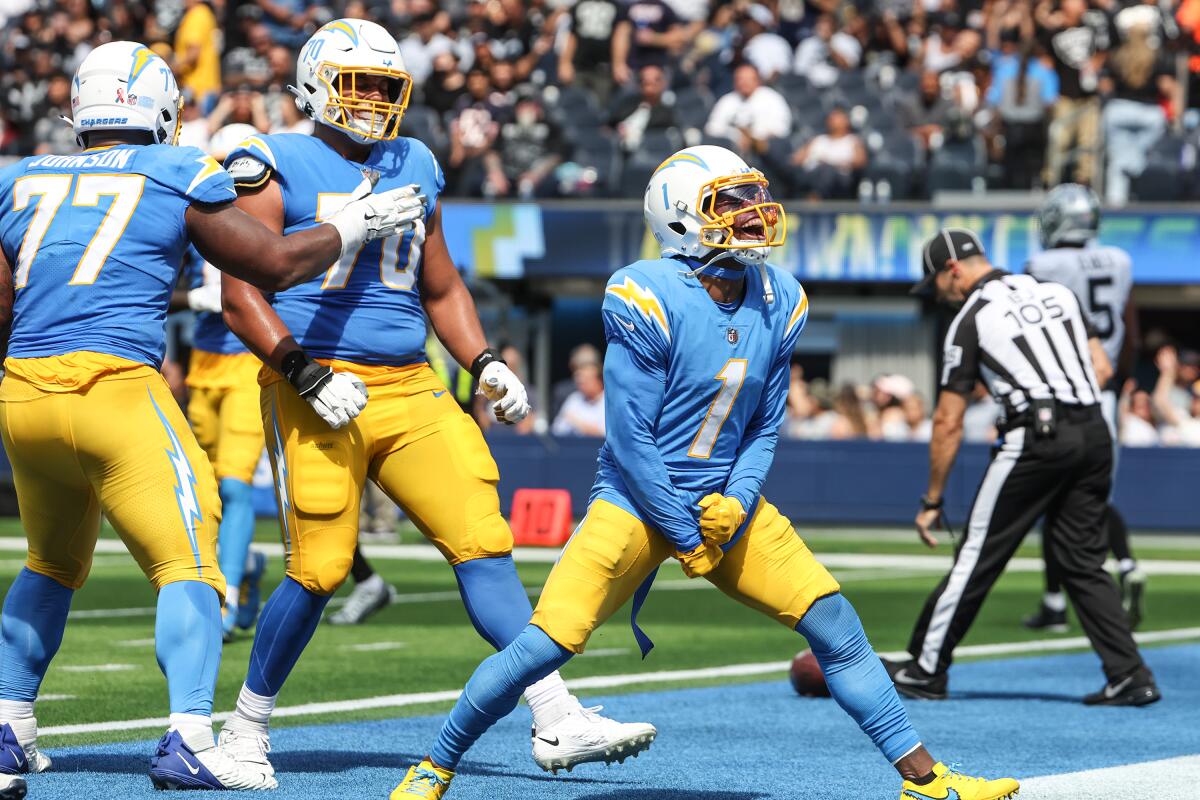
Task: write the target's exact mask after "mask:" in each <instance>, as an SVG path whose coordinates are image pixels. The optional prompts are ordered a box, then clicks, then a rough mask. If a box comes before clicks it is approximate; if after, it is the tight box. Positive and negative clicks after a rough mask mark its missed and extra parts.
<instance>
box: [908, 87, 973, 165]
mask: <svg viewBox="0 0 1200 800" xmlns="http://www.w3.org/2000/svg"><path fill="white" fill-rule="evenodd" d="M896 116H897V118H898V120H899V122H900V124H901V125H903V126H904V127H905V128H906V129H907V130H908V131H909V132H910V133H912V134H913V135H915V136H916V137H917V138H918V139H920V141H921V143H922V144H923V145H924V146H925V147H926V149H930V150H935V149H937V148H938V147H941V145H942V142H943V141H944V140H945V139H948V138H949V139H957V138H964V137H963V136H962V134H963V132H964V131H963V128H964V127H966V128H967V130H969V129H970V124H969V120H964V117H963V114H962V112H961V111H960V109H959V107H958V105H957V104H956V103H955V102H954V100H952V99H951V98H950V97H948V96H947V95H946V93H945V92H943V91H942V82H941V77H940V76H939V75H938V74H937V73H936V72H928V71H926V72H923V73H921V84H920V90H919V91H918V93H917V95H916V96H915V97H912V98H908V99H906V100H905V101H902V102H901V103H900V105H899V107H898V108H897V113H896Z"/></svg>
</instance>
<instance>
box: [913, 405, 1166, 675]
mask: <svg viewBox="0 0 1200 800" xmlns="http://www.w3.org/2000/svg"><path fill="white" fill-rule="evenodd" d="M1112 466H1113V456H1112V438H1111V436H1110V435H1109V432H1108V427H1107V426H1106V425H1105V423H1104V419H1103V418H1102V417H1101V414H1100V408H1099V406H1086V407H1082V408H1079V407H1074V408H1070V407H1063V406H1060V407H1059V420H1058V430H1057V434H1056V436H1055V437H1054V438H1047V439H1037V438H1035V437H1034V435H1033V431H1032V430H1031V429H1029V428H1013V429H1011V430H1009V431H1008V432H1007V433H1006V434H1005V436H1004V443H1003V444H1002V445H1001V446H1000V447H998V448H997V449H996V450H994V451H993V454H992V461H991V464H990V465H989V466H988V470H987V473H986V474H985V475H984V477H983V482H982V483H981V484H980V486H979V490H978V492H977V493H976V495H975V501H974V503H973V504H972V505H971V514H970V517H969V518H968V521H967V525H966V533H965V535H964V537H963V539H962V541H961V542H960V543H959V546H958V550H957V552H956V553H955V555H954V566H953V567H952V568H951V570H950V574H949V575H947V576H946V577H945V578H943V579H942V582H941V583H940V584H938V587H937V589H935V590H934V592H933V594H931V595H930V596H929V599H928V600H927V601H926V602H925V608H924V610H923V611H922V612H921V616H920V618H919V619H918V620H917V626H916V629H915V630H914V631H913V635H912V640H911V641H910V642H909V645H908V651H909V653H910V654H911V655H912V657H913V658H914V659H915V660H916V661H917V663H918V665H919V666H920V667H921V668H922V669H923V670H925V671H926V672H927V673H930V674H938V673H942V672H944V671H945V670H946V669H947V668H948V667H949V666H950V662H951V661H952V659H953V655H954V648H955V646H956V645H957V644H958V643H959V641H960V640H961V639H962V637H963V636H965V635H966V633H967V630H968V629H969V628H970V627H971V623H972V622H973V621H974V620H975V615H976V614H977V613H979V608H980V607H981V606H982V605H983V600H984V598H985V597H987V593H988V592H989V591H990V590H991V588H992V585H993V584H994V583H995V582H996V579H997V578H999V577H1000V573H1001V572H1003V571H1004V566H1005V565H1006V564H1007V563H1008V560H1009V559H1010V558H1012V555H1013V553H1015V552H1016V550H1017V547H1018V545H1020V544H1021V540H1022V539H1024V538H1025V534H1026V533H1028V532H1029V530H1030V528H1032V527H1033V524H1034V523H1035V522H1036V521H1037V519H1038V518H1039V517H1041V516H1042V515H1043V514H1044V515H1045V517H1046V521H1045V526H1044V537H1045V544H1044V546H1045V547H1046V548H1049V549H1050V550H1051V551H1052V553H1053V557H1054V559H1055V561H1056V562H1057V563H1058V564H1059V565H1060V567H1061V570H1062V579H1063V585H1064V587H1065V588H1066V590H1067V594H1068V595H1069V596H1070V598H1071V603H1072V604H1073V605H1074V607H1075V613H1076V615H1077V616H1078V617H1079V622H1080V624H1081V625H1082V626H1083V631H1084V633H1086V634H1087V637H1088V640H1089V641H1091V643H1092V647H1094V648H1095V649H1096V653H1097V654H1098V655H1099V656H1100V660H1101V661H1102V662H1103V665H1104V674H1105V675H1106V676H1107V677H1108V678H1109V679H1110V680H1113V679H1120V678H1122V677H1124V676H1125V675H1128V674H1129V673H1131V672H1133V671H1134V670H1135V669H1137V668H1138V667H1140V666H1141V665H1142V659H1141V656H1140V655H1139V654H1138V649H1137V644H1135V643H1134V641H1133V635H1132V634H1131V633H1130V630H1129V621H1128V618H1127V617H1126V615H1125V611H1124V609H1123V608H1122V607H1121V594H1120V591H1119V590H1118V589H1117V585H1116V584H1115V583H1114V582H1113V580H1112V577H1111V576H1109V574H1108V573H1107V572H1105V570H1104V559H1105V556H1106V555H1107V554H1108V536H1107V531H1106V529H1105V524H1104V523H1105V521H1106V520H1105V515H1106V508H1107V506H1108V494H1109V487H1110V485H1111V482H1112Z"/></svg>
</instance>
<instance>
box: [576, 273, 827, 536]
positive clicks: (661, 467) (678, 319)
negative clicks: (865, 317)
mask: <svg viewBox="0 0 1200 800" xmlns="http://www.w3.org/2000/svg"><path fill="white" fill-rule="evenodd" d="M687 268H688V265H687V264H686V263H685V262H683V261H680V260H675V259H669V258H663V259H656V260H653V261H639V262H637V263H635V264H632V265H630V266H628V267H625V268H624V269H622V270H619V271H618V272H617V273H616V274H615V275H613V277H612V278H611V279H610V280H609V282H608V286H607V288H606V289H605V293H604V305H603V313H604V330H605V335H606V337H607V339H608V354H607V355H606V356H605V361H604V385H605V392H604V401H605V421H606V426H607V435H606V437H605V441H604V446H603V447H602V448H601V449H600V469H599V472H598V474H597V477H596V483H595V486H594V487H593V488H592V499H603V500H607V501H608V502H610V503H613V504H615V505H617V506H619V507H621V508H623V509H625V510H626V511H628V512H629V513H631V514H633V515H634V516H636V517H638V518H639V519H641V520H642V521H643V522H645V523H647V524H649V525H651V526H652V527H654V528H656V529H657V530H658V531H659V532H660V533H662V534H663V535H664V536H666V537H667V538H668V539H670V540H671V542H672V543H673V544H674V545H675V548H676V550H678V551H679V552H688V551H691V550H693V549H695V548H696V547H697V546H699V545H700V532H699V527H698V519H699V514H700V509H699V506H698V505H697V503H698V502H699V500H700V499H701V498H702V497H704V496H705V495H707V494H710V493H712V492H719V493H721V494H724V495H729V496H733V497H736V498H737V499H738V500H739V501H740V502H741V504H742V507H743V508H745V509H746V511H747V512H749V514H750V515H752V514H753V512H754V508H755V505H756V504H757V503H758V497H759V493H760V491H761V489H762V483H763V480H764V479H765V478H766V475H767V470H768V469H769V468H770V466H771V460H772V459H773V458H774V455H775V443H776V440H777V438H778V431H779V426H780V424H781V423H782V422H783V414H784V409H785V407H786V405H787V393H788V384H789V379H790V369H791V365H790V361H791V354H792V350H793V349H794V347H795V344H796V339H797V337H799V335H800V331H801V330H802V329H803V328H804V323H805V321H806V320H807V319H808V298H807V297H806V296H805V294H804V290H803V289H802V288H800V284H799V283H797V282H796V279H795V278H793V277H792V276H791V275H790V274H788V273H786V272H783V271H781V270H778V269H775V268H774V267H771V268H770V275H771V284H772V287H773V288H774V290H775V302H774V303H770V304H768V303H767V302H766V299H765V298H764V296H763V294H764V293H763V286H762V280H761V278H760V276H759V274H758V271H757V270H753V269H748V270H746V284H747V285H746V293H745V297H744V299H743V300H742V302H741V304H740V305H739V306H737V307H736V308H729V309H725V308H722V307H721V306H719V305H718V304H717V303H715V302H714V301H713V300H712V298H711V297H710V296H709V294H708V291H707V290H706V289H705V288H704V286H703V284H701V283H700V280H699V279H698V278H696V277H689V276H688V275H687V274H685V270H686V269H687ZM748 519H749V517H748ZM743 527H744V526H743ZM740 534H741V532H740V531H739V534H738V535H739V536H740ZM734 541H736V538H735V540H734Z"/></svg>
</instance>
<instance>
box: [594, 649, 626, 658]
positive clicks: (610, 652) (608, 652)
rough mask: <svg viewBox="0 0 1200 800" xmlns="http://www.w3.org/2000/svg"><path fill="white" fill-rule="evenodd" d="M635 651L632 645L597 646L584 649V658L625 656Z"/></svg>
mask: <svg viewBox="0 0 1200 800" xmlns="http://www.w3.org/2000/svg"><path fill="white" fill-rule="evenodd" d="M632 652H633V648H632V647H595V648H593V649H591V650H584V651H583V654H582V655H583V657H584V658H611V657H612V656H624V655H629V654H630V653H632Z"/></svg>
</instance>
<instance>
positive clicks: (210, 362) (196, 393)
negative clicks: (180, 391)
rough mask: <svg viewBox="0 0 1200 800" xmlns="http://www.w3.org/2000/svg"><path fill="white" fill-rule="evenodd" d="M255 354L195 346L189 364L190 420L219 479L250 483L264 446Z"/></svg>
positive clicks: (259, 365)
mask: <svg viewBox="0 0 1200 800" xmlns="http://www.w3.org/2000/svg"><path fill="white" fill-rule="evenodd" d="M261 367H262V362H261V361H259V360H258V356H256V355H254V354H253V353H234V354H231V355H222V354H220V353H207V352H204V351H203V350H193V351H192V359H191V364H190V365H189V367H188V377H187V384H188V388H189V389H190V392H189V398H188V421H189V422H191V424H192V431H193V432H195V434H196V441H198V442H199V443H200V446H201V447H202V448H204V452H205V453H207V454H208V460H209V461H210V462H212V466H213V471H214V472H216V474H217V480H218V481H220V480H223V479H225V478H236V479H237V480H239V481H242V482H243V483H250V481H251V480H252V479H253V478H254V469H255V467H257V466H258V459H259V457H260V456H261V455H262V449H263V426H262V411H261V409H260V404H259V388H258V371H259V369H260V368H261Z"/></svg>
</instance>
